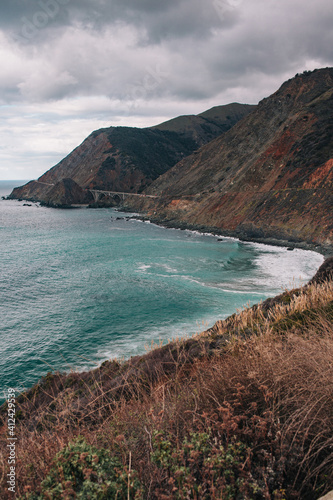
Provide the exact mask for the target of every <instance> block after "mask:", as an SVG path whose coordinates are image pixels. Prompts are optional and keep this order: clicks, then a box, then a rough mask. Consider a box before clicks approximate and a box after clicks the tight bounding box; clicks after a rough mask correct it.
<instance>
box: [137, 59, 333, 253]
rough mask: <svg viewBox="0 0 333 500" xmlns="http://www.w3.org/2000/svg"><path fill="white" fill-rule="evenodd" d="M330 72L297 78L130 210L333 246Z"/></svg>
mask: <svg viewBox="0 0 333 500" xmlns="http://www.w3.org/2000/svg"><path fill="white" fill-rule="evenodd" d="M332 117H333V68H325V69H320V70H315V71H313V72H305V73H303V74H301V75H297V76H296V77H295V78H293V79H291V80H289V81H288V82H285V83H284V84H283V85H282V86H281V88H280V89H279V90H278V91H276V92H275V93H274V94H272V95H271V96H270V97H268V98H265V99H264V100H262V101H261V102H260V103H259V104H258V106H257V108H256V109H255V110H254V111H253V112H252V113H251V114H249V115H248V116H246V117H245V118H244V119H243V120H241V121H240V122H239V123H237V124H236V125H235V126H234V127H233V128H232V129H230V130H229V131H228V132H226V133H225V134H224V135H223V136H220V137H218V138H216V139H214V140H213V141H211V142H210V143H208V144H207V145H205V146H203V147H201V148H200V149H199V150H198V151H196V152H194V153H193V154H192V155H190V156H188V157H187V158H184V159H183V160H181V161H180V162H179V163H177V165H175V166H174V167H173V168H172V169H170V170H169V171H168V172H166V173H165V174H163V175H161V176H160V177H159V178H158V179H157V180H156V181H154V182H153V183H152V184H151V185H150V186H149V188H147V189H146V190H145V192H146V193H149V194H154V195H157V196H158V199H156V201H153V200H136V202H135V204H134V205H133V203H131V206H132V208H135V209H136V210H140V211H142V212H145V213H146V214H147V215H148V217H151V219H152V220H155V221H156V222H163V223H165V224H169V225H175V226H178V227H179V226H182V227H185V226H187V227H193V228H200V227H202V228H209V229H210V230H212V231H216V232H220V233H221V234H225V235H230V236H236V237H241V238H243V239H246V238H250V239H254V240H256V241H263V242H264V241H267V240H271V241H272V242H273V241H276V242H286V244H288V242H289V244H295V245H296V244H300V243H301V242H303V243H306V244H308V245H310V246H311V245H312V247H316V246H318V248H321V249H323V250H324V251H325V248H326V249H327V252H328V253H329V252H331V250H332V244H333V218H332V207H333V190H332V187H333V186H332V183H333V119H332Z"/></svg>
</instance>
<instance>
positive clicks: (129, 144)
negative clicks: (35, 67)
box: [10, 103, 255, 203]
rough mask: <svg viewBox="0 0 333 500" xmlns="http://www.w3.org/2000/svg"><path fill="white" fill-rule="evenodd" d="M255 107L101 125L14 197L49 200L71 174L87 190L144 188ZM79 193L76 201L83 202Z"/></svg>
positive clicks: (233, 106) (231, 107) (134, 190)
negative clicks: (137, 124) (144, 123)
mask: <svg viewBox="0 0 333 500" xmlns="http://www.w3.org/2000/svg"><path fill="white" fill-rule="evenodd" d="M253 108H255V106H250V105H245V104H237V103H234V104H230V105H227V106H219V107H216V108H213V109H212V110H209V111H207V112H206V113H203V114H202V115H200V116H195V115H193V116H187V117H179V118H175V119H174V120H171V121H170V122H166V123H164V124H161V125H160V126H156V127H152V128H146V129H138V128H130V127H110V128H106V129H101V130H97V131H95V132H93V133H92V134H91V135H90V136H89V137H88V138H87V139H86V140H85V141H84V142H83V143H82V144H81V145H80V146H79V147H77V148H76V149H75V150H74V151H73V152H72V153H70V154H69V155H68V156H67V157H66V158H64V159H63V160H62V161H61V162H60V163H58V164H57V165H55V166H54V167H53V168H51V169H50V170H49V171H48V172H46V173H45V174H44V175H42V176H41V177H40V178H39V179H38V180H37V181H32V182H29V183H28V184H26V185H25V186H22V187H20V188H17V189H15V190H14V191H13V193H12V194H11V196H10V197H11V198H24V199H29V200H34V201H43V202H45V203H48V200H49V194H50V191H51V189H52V188H53V187H54V186H55V185H56V184H57V183H58V182H60V181H61V180H62V179H67V178H71V179H72V180H73V181H75V182H76V183H77V184H78V185H79V186H80V187H81V188H83V189H87V188H88V189H89V188H90V189H101V190H106V191H120V192H128V193H140V192H142V191H143V190H144V188H146V187H147V186H149V184H150V183H151V182H152V181H153V180H155V179H156V178H157V177H159V176H160V175H161V174H163V173H164V172H166V171H167V170H169V169H170V168H171V167H172V166H173V165H175V164H176V163H177V162H178V161H180V160H181V159H183V158H184V157H186V156H188V155H190V154H191V153H193V151H195V150H196V149H198V148H199V147H200V146H201V145H202V144H206V143H208V142H209V141H210V140H212V139H214V138H215V137H217V136H219V135H220V134H222V133H223V132H225V131H226V130H229V129H230V127H232V126H233V125H234V124H235V123H236V122H237V121H238V120H239V119H241V118H242V117H243V116H245V115H247V114H248V113H249V112H250V111H252V109H253ZM79 198H80V197H79ZM79 198H78V199H77V200H75V201H74V202H75V203H80V201H79Z"/></svg>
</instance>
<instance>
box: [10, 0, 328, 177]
mask: <svg viewBox="0 0 333 500" xmlns="http://www.w3.org/2000/svg"><path fill="white" fill-rule="evenodd" d="M332 18H333V4H332V2H331V0H317V1H316V2H311V3H310V2H306V3H304V1H303V0H279V1H277V0H253V1H252V2H245V1H244V0H205V1H203V0H110V1H105V0H37V1H36V0H25V1H22V0H6V1H4V2H2V3H1V6H0V65H1V72H0V106H1V105H2V106H6V108H4V107H2V108H0V110H1V111H4V110H7V109H8V107H9V108H10V111H11V112H10V113H9V114H6V113H5V114H4V115H3V128H2V139H0V144H1V141H2V142H3V141H5V140H6V141H7V142H8V141H9V142H10V143H12V142H13V141H14V139H10V137H11V136H10V133H12V135H13V137H15V136H16V137H18V135H17V134H18V133H21V134H22V133H23V132H24V126H25V125H26V127H27V128H29V123H30V122H29V120H31V113H32V111H31V109H33V113H34V115H33V116H34V117H36V121H37V123H43V124H44V125H45V130H47V131H48V132H47V134H46V132H45V134H46V136H47V137H48V140H47V141H46V140H44V139H43V140H42V139H41V136H39V137H38V134H37V131H39V129H38V127H37V126H36V128H33V130H34V133H35V134H36V136H34V137H36V144H37V143H38V144H43V147H42V146H41V148H42V150H43V151H42V153H41V155H42V156H43V155H44V157H45V154H46V152H47V144H50V148H49V150H50V151H53V152H54V154H57V148H58V151H59V155H60V154H62V153H63V152H64V146H61V147H60V146H59V144H61V143H62V144H66V145H67V146H66V147H69V146H71V145H73V147H74V146H75V145H76V144H75V141H77V140H78V138H79V137H81V136H82V134H83V133H86V131H89V128H90V129H92V128H93V127H97V126H98V125H99V124H100V125H101V126H106V124H110V125H111V124H112V123H116V124H123V125H143V126H144V125H149V124H154V123H158V121H160V120H161V121H162V120H163V119H167V118H170V117H172V116H176V115H177V114H183V113H195V112H200V111H203V110H205V109H207V108H208V107H210V106H213V105H217V104H224V103H227V102H230V101H235V100H237V101H240V102H251V103H255V102H257V101H258V100H259V99H261V98H263V97H265V96H267V95H268V94H270V93H271V92H273V91H275V90H276V89H277V88H278V87H279V86H280V85H281V84H282V83H283V81H284V80H285V79H287V78H290V77H292V76H293V75H294V74H295V73H296V72H300V71H303V70H304V69H314V68H315V67H321V66H331V65H333V53H332V47H333V29H332ZM51 108H52V110H53V111H52V113H50V109H51ZM28 109H30V111H28ZM15 114H18V115H19V116H20V117H21V120H20V127H19V131H18V129H17V128H15V127H16V125H15V126H14V122H15V123H16V121H15ZM51 116H52V118H51ZM34 119H35V118H34ZM69 123H70V124H71V125H70V127H69V126H66V124H69ZM50 124H52V127H54V129H56V130H57V135H58V134H59V137H60V136H61V133H62V132H61V130H64V131H65V130H66V136H65V132H64V139H63V141H62V142H61V141H60V140H59V142H57V144H58V145H57V146H55V143H54V141H52V140H51V137H52V127H51V125H50ZM60 124H61V125H60ZM50 127H51V128H50ZM71 130H73V132H71ZM6 131H7V132H8V133H7V132H6ZM31 133H32V132H31ZM31 133H29V137H30V139H29V141H27V144H29V143H33V141H31ZM4 134H5V136H4ZM8 134H9V135H8ZM68 134H69V136H70V137H71V138H72V139H70V140H67V138H68ZM13 144H14V143H13ZM17 144H18V145H19V141H18V143H17ZM27 147H28V146H27ZM28 150H29V151H30V149H29V147H28ZM6 151H7V152H6V164H7V165H8V161H9V160H8V158H10V157H11V154H12V159H13V162H14V163H15V161H16V159H15V158H16V156H15V155H20V152H19V147H17V148H16V149H15V147H14V146H13V148H12V149H11V150H10V151H12V153H11V152H10V151H9V150H8V148H7V150H6ZM14 151H15V153H14ZM65 152H68V151H67V150H66V151H65ZM39 153H40V152H39V149H38V148H37V149H36V148H33V149H32V150H31V151H30V152H29V154H28V153H27V155H26V157H27V158H28V157H30V156H31V155H33V154H37V155H39ZM1 158H2V156H1V150H0V166H1ZM41 161H42V160H41ZM49 166H50V165H45V168H44V170H45V169H46V168H48V167H49ZM0 178H1V170H0Z"/></svg>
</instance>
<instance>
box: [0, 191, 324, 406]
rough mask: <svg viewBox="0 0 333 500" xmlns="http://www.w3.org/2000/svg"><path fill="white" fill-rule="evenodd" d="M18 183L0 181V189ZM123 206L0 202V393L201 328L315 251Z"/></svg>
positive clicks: (302, 277) (270, 290) (302, 267)
mask: <svg viewBox="0 0 333 500" xmlns="http://www.w3.org/2000/svg"><path fill="white" fill-rule="evenodd" d="M23 183H24V181H14V182H10V181H6V182H4V181H1V182H0V197H1V196H6V195H8V194H9V193H10V192H11V189H12V188H13V187H14V186H17V185H21V184H23ZM27 205H30V206H27ZM129 216H130V214H124V213H121V212H117V211H116V210H114V209H87V208H81V209H71V210H59V209H58V210H57V209H52V208H46V207H41V206H39V204H37V203H29V202H20V201H9V200H1V201H0V231H1V240H0V259H1V261H0V262H1V278H0V279H1V283H0V298H1V300H0V318H1V333H0V388H1V393H0V398H1V397H2V395H3V393H4V391H5V390H6V389H7V388H8V387H13V388H15V389H16V390H17V391H18V392H20V391H22V390H24V389H27V388H29V387H31V386H32V385H33V384H35V383H36V382H37V381H38V380H39V379H40V377H41V376H43V375H45V374H46V373H47V372H49V371H53V370H54V371H55V370H60V371H66V372H68V371H70V370H88V369H91V368H93V367H95V366H98V365H99V364H100V363H101V362H103V361H105V360H106V359H113V358H117V359H127V358H129V357H130V356H135V355H137V354H142V353H144V352H145V350H146V349H147V348H149V347H150V346H151V345H152V343H156V344H158V343H160V342H163V343H166V342H168V340H171V339H173V338H177V337H184V336H191V335H193V334H195V333H198V332H201V331H203V330H205V329H207V328H209V327H211V326H213V324H214V323H215V322H216V321H217V320H219V319H223V318H226V317H227V316H229V315H230V314H232V313H234V312H235V311H236V310H237V309H239V308H242V307H243V306H244V305H246V304H249V305H251V304H254V303H257V302H259V301H260V300H263V299H265V298H267V297H270V296H274V295H276V294H278V293H280V292H282V291H283V290H284V289H285V288H288V287H292V286H295V285H297V286H298V285H300V284H301V283H305V282H306V281H307V280H309V279H310V278H311V277H312V276H313V274H314V273H315V271H316V270H317V269H318V267H319V266H320V265H321V263H322V262H323V260H324V258H323V256H322V255H320V254H318V253H315V252H311V251H304V250H299V249H295V250H293V251H292V252H291V251H287V249H286V248H280V247H272V246H265V245H260V244H255V243H245V242H241V241H238V240H236V239H232V238H222V241H218V240H219V239H220V237H217V236H214V235H209V234H205V235H204V234H199V233H196V232H191V231H182V230H177V229H166V228H163V227H159V226H156V225H154V224H150V223H146V222H141V221H139V220H135V219H131V217H129Z"/></svg>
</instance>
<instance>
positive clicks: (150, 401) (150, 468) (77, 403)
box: [0, 259, 333, 500]
mask: <svg viewBox="0 0 333 500" xmlns="http://www.w3.org/2000/svg"><path fill="white" fill-rule="evenodd" d="M332 267H333V259H330V260H329V261H328V263H327V262H326V264H325V266H324V267H323V268H322V270H321V271H320V272H319V273H318V274H317V276H316V277H315V279H314V280H312V282H311V283H310V284H309V285H307V286H305V287H303V288H301V289H294V290H291V291H286V292H285V293H283V294H282V295H280V296H278V297H276V298H274V299H269V300H267V301H265V302H264V303H262V304H259V305H257V306H254V307H252V308H246V309H244V310H242V311H239V313H238V314H235V315H233V316H232V317H230V318H228V319H227V320H225V321H220V322H218V323H217V324H216V325H215V326H214V327H213V328H212V329H211V330H209V331H207V332H204V333H202V334H200V335H197V336H195V337H193V338H190V339H185V340H174V341H173V342H171V343H169V344H168V345H166V346H162V347H161V346H160V347H156V348H154V349H151V350H150V352H148V353H147V354H146V355H145V356H138V357H135V358H132V359H131V360H129V361H127V362H118V361H116V360H114V361H110V362H105V363H103V364H102V366H101V367H99V368H98V369H96V370H93V371H91V372H87V373H70V374H67V375H65V374H59V373H54V374H52V373H49V374H48V375H47V376H46V377H44V378H43V379H42V380H41V381H40V383H39V384H38V385H36V386H35V387H34V388H32V389H31V390H30V391H28V392H26V393H25V394H23V395H21V396H20V397H19V400H18V413H17V415H16V416H17V420H18V421H17V438H18V441H17V449H18V463H17V478H18V497H20V498H22V499H30V500H33V499H34V500H36V499H72V498H81V499H86V498H91V499H93V498H94V499H95V498H98V499H110V498H117V499H142V500H146V499H158V500H166V499H179V500H180V499H221V498H223V499H237V498H239V499H251V500H252V499H275V500H278V499H297V498H298V499H305V500H306V499H309V500H310V499H311V500H313V499H316V498H319V497H320V496H321V495H322V494H323V493H325V492H326V491H328V490H329V489H332V488H333V453H332V450H333V367H332V359H333V281H332V275H330V274H331V271H332ZM1 415H2V418H3V425H4V426H5V424H6V420H5V417H6V406H4V407H3V408H2V412H1ZM0 436H1V437H0V445H1V450H2V451H1V453H2V456H3V457H4V456H5V454H6V444H7V442H6V429H5V427H3V432H2V433H1V434H0ZM4 477H5V476H4ZM0 488H2V496H1V498H4V499H6V498H12V496H10V495H9V494H8V493H7V492H6V484H5V479H4V480H3V483H2V486H1V487H0Z"/></svg>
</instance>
